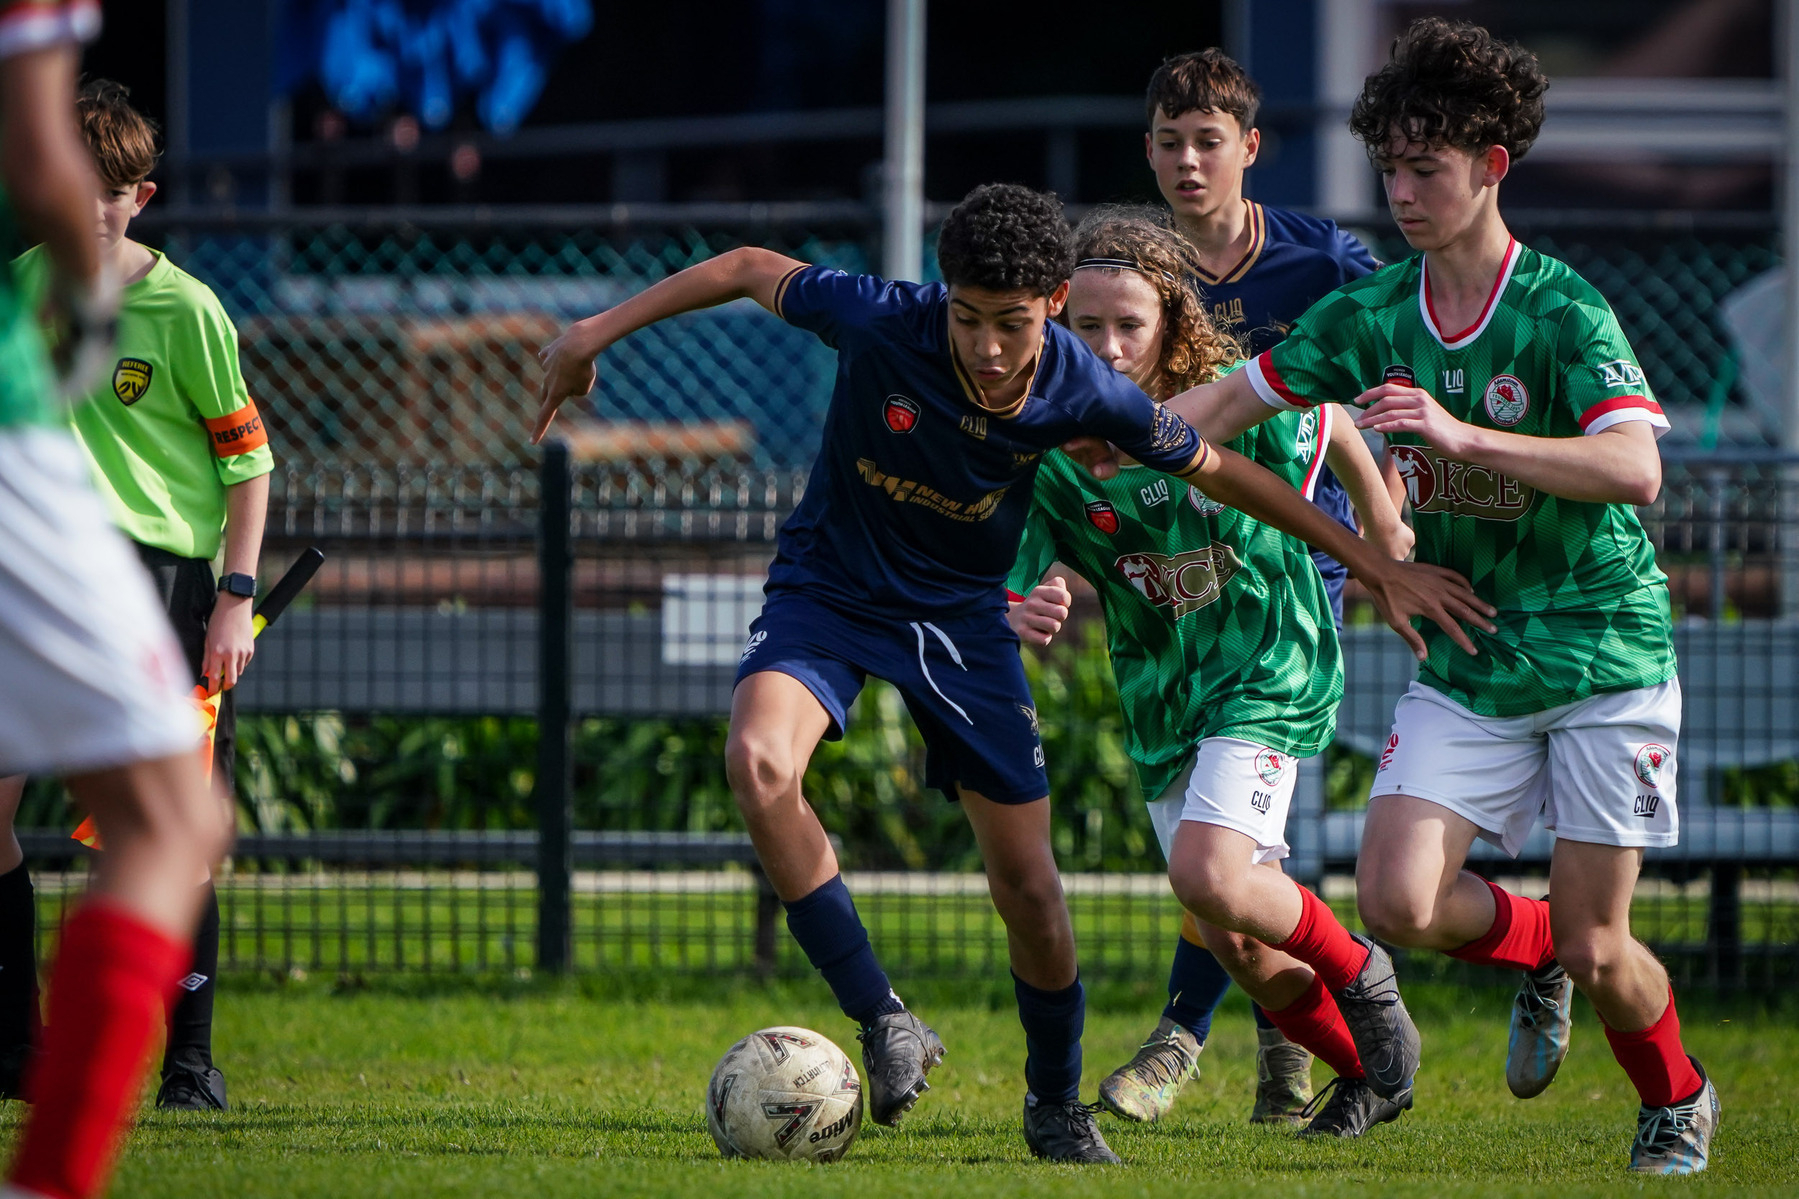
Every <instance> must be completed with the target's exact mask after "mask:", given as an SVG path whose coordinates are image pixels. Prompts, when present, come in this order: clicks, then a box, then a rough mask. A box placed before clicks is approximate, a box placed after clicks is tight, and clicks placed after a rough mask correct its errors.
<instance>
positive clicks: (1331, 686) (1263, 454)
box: [1007, 408, 1343, 799]
mask: <svg viewBox="0 0 1799 1199" xmlns="http://www.w3.org/2000/svg"><path fill="white" fill-rule="evenodd" d="M1329 414H1330V409H1328V408H1325V409H1319V410H1317V411H1315V412H1305V413H1291V414H1286V415H1282V416H1277V417H1275V418H1273V419H1272V420H1268V421H1264V422H1263V423H1262V424H1261V425H1258V426H1257V427H1256V428H1254V429H1251V430H1250V431H1249V432H1247V433H1245V434H1243V435H1242V436H1241V437H1239V438H1237V440H1236V441H1235V442H1233V443H1232V446H1231V448H1232V449H1235V450H1236V451H1237V452H1238V453H1241V454H1244V455H1245V456H1247V457H1251V458H1254V459H1255V460H1256V461H1257V462H1260V463H1261V464H1262V465H1264V466H1266V467H1267V468H1268V469H1269V470H1271V471H1273V472H1274V473H1275V474H1277V475H1280V476H1281V477H1282V478H1283V479H1285V480H1286V481H1287V482H1289V483H1291V484H1292V485H1293V486H1294V487H1295V488H1297V489H1299V490H1300V491H1302V492H1304V493H1305V494H1306V495H1307V496H1310V494H1311V488H1312V485H1313V483H1315V482H1316V480H1317V477H1318V471H1319V468H1320V466H1321V465H1322V463H1323V458H1324V448H1325V446H1326V445H1327V444H1328V441H1329V435H1328V432H1329V430H1328V423H1327V422H1328V421H1329V419H1330V415H1329ZM1057 560H1060V561H1061V562H1063V563H1065V564H1067V565H1068V566H1069V567H1070V568H1072V569H1073V570H1074V571H1075V572H1076V573H1078V574H1079V575H1080V576H1081V577H1082V578H1084V579H1086V580H1087V581H1088V582H1089V583H1091V584H1093V586H1094V588H1095V589H1096V590H1097V591H1098V592H1099V599H1100V603H1101V605H1103V607H1104V610H1105V617H1106V638H1107V648H1108V649H1109V650H1110V653H1111V658H1112V672H1113V674H1114V675H1115V676H1116V677H1117V680H1118V695H1119V701H1120V703H1121V705H1122V706H1123V709H1124V718H1125V730H1126V735H1127V744H1128V749H1129V752H1130V755H1131V760H1132V761H1133V762H1134V763H1135V765H1136V767H1137V778H1138V781H1139V783H1140V784H1141V785H1142V787H1143V793H1144V796H1145V797H1146V798H1149V799H1153V798H1155V797H1156V796H1158V795H1160V794H1161V793H1162V792H1163V791H1164V790H1166V789H1167V787H1168V785H1169V783H1171V782H1172V781H1173V780H1174V778H1175V776H1176V775H1177V774H1178V773H1179V772H1180V771H1182V770H1184V769H1186V768H1188V767H1190V766H1191V765H1192V764H1193V747H1194V746H1195V745H1196V744H1198V743H1199V742H1200V741H1202V740H1204V739H1205V738H1207V737H1237V738H1241V739H1243V740H1246V741H1253V742H1255V743H1256V744H1258V745H1264V746H1268V747H1269V748H1271V749H1277V750H1285V751H1287V752H1288V753H1292V754H1295V755H1300V756H1305V755H1309V754H1314V753H1317V752H1318V751H1319V750H1321V749H1323V748H1324V747H1325V746H1326V745H1328V744H1329V743H1330V740H1331V737H1332V736H1333V735H1334V734H1335V732H1336V720H1337V703H1338V701H1339V700H1340V699H1341V698H1342V696H1343V663H1342V657H1341V654H1340V652H1339V650H1338V646H1337V629H1336V624H1335V622H1334V621H1333V619H1332V617H1331V608H1330V601H1329V599H1328V598H1326V596H1325V592H1324V582H1323V580H1322V579H1320V578H1319V576H1318V570H1317V568H1316V567H1315V566H1313V565H1312V559H1311V556H1310V555H1309V554H1308V553H1307V552H1306V549H1305V547H1304V546H1303V545H1301V544H1300V543H1299V542H1298V541H1296V540H1294V539H1293V538H1291V537H1289V536H1287V535H1286V534H1285V533H1282V532H1280V531H1279V530H1278V529H1275V528H1274V527H1272V526H1270V525H1265V524H1263V523H1261V522H1260V521H1257V520H1254V519H1252V518H1251V517H1248V516H1245V515H1244V514H1243V513H1241V512H1238V511H1237V510H1235V509H1234V508H1226V507H1225V506H1224V505H1222V504H1219V503H1216V502H1214V501H1212V500H1210V499H1208V498H1207V497H1206V496H1205V494H1204V493H1202V492H1201V491H1199V490H1198V489H1197V488H1194V487H1191V486H1189V485H1187V484H1185V483H1182V482H1180V481H1179V480H1177V479H1172V478H1169V477H1168V476H1167V475H1164V474H1160V473H1158V472H1156V471H1153V470H1151V469H1149V468H1148V467H1145V466H1127V467H1125V468H1123V469H1122V470H1120V471H1119V472H1118V474H1117V475H1116V476H1115V477H1114V478H1111V479H1108V480H1105V481H1103V482H1102V481H1100V480H1097V479H1095V478H1093V477H1092V476H1091V475H1089V474H1088V473H1087V472H1086V471H1085V470H1083V469H1082V468H1080V467H1078V466H1076V465H1075V464H1074V463H1072V462H1071V461H1069V459H1068V458H1066V457H1065V456H1063V454H1062V453H1061V452H1060V451H1052V452H1051V453H1049V454H1046V455H1045V456H1044V459H1043V465H1042V467H1041V468H1040V469H1039V470H1038V472H1037V482H1036V489H1035V491H1034V492H1033V494H1032V499H1031V511H1030V516H1029V519H1028V520H1027V522H1026V525H1025V534H1024V540H1023V542H1022V543H1021V544H1020V546H1019V550H1018V560H1017V562H1016V563H1015V564H1014V566H1013V568H1012V573H1011V575H1010V576H1009V577H1008V579H1007V586H1008V588H1009V589H1010V590H1011V591H1013V592H1015V593H1017V594H1020V595H1022V594H1025V593H1027V592H1029V591H1030V590H1031V588H1032V587H1035V586H1036V585H1037V583H1038V582H1039V580H1040V579H1041V578H1042V577H1043V572H1044V571H1045V570H1046V569H1047V568H1048V567H1049V565H1050V563H1051V562H1052V561H1057Z"/></svg>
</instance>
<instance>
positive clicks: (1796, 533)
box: [1780, 0, 1799, 618]
mask: <svg viewBox="0 0 1799 1199" xmlns="http://www.w3.org/2000/svg"><path fill="white" fill-rule="evenodd" d="M1780 17H1781V22H1782V26H1783V28H1782V29H1781V31H1780V34H1781V49H1782V54H1781V61H1782V63H1783V66H1784V70H1783V71H1782V76H1783V78H1784V79H1785V81H1786V93H1785V99H1786V130H1785V133H1786V136H1785V161H1784V162H1783V163H1782V164H1781V165H1782V172H1781V174H1782V180H1783V183H1784V188H1785V190H1784V194H1783V195H1782V196H1781V208H1782V212H1781V228H1780V237H1781V258H1782V259H1783V260H1784V262H1785V264H1786V313H1785V319H1784V324H1785V332H1786V344H1785V347H1784V348H1785V350H1786V377H1785V382H1786V394H1785V395H1784V396H1783V397H1782V399H1783V400H1784V401H1785V404H1784V412H1785V420H1784V421H1783V422H1782V429H1781V439H1780V444H1781V446H1782V448H1784V449H1786V450H1789V451H1799V0H1786V2H1785V3H1784V4H1782V5H1781V6H1780ZM1780 495H1781V505H1780V506H1781V514H1780V515H1781V527H1780V545H1781V555H1780V576H1781V577H1780V613H1781V615H1782V616H1785V617H1788V618H1794V617H1799V470H1795V469H1794V468H1793V467H1791V466H1787V467H1783V468H1782V469H1781V488H1780Z"/></svg>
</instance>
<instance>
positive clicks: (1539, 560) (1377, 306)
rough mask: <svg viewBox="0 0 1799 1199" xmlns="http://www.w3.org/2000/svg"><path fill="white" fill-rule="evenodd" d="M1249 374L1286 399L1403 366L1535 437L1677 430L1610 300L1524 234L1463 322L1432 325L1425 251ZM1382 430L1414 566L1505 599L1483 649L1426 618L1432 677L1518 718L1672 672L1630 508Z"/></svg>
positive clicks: (1280, 401)
mask: <svg viewBox="0 0 1799 1199" xmlns="http://www.w3.org/2000/svg"><path fill="white" fill-rule="evenodd" d="M1247 373H1248V375H1249V378H1250V381H1251V382H1252V383H1253V384H1254V385H1255V388H1256V391H1257V392H1258V394H1260V395H1261V397H1262V399H1263V400H1264V401H1266V402H1267V403H1269V404H1271V405H1273V406H1275V407H1277V408H1294V407H1299V408H1303V407H1306V406H1308V405H1310V404H1313V403H1320V402H1324V401H1327V400H1334V401H1338V402H1343V401H1349V400H1353V399H1355V397H1356V396H1358V395H1360V394H1361V393H1362V392H1364V391H1366V390H1368V389H1369V388H1372V387H1375V386H1377V385H1378V384H1380V383H1381V382H1382V381H1383V380H1384V379H1385V378H1387V377H1389V376H1393V377H1398V378H1401V379H1404V380H1406V381H1408V382H1410V381H1415V382H1416V385H1417V386H1418V387H1421V388H1423V389H1424V390H1425V391H1428V392H1429V393H1430V394H1431V395H1432V396H1434V397H1435V398H1436V400H1437V402H1438V403H1440V404H1442V405H1443V407H1444V408H1445V409H1446V410H1447V411H1448V412H1449V414H1450V415H1451V416H1453V417H1455V418H1456V419H1457V420H1461V421H1464V422H1466V423H1468V424H1472V425H1476V426H1479V427H1482V428H1488V429H1503V430H1506V431H1509V432H1513V433H1521V434H1524V435H1527V436H1531V437H1579V436H1582V435H1583V434H1593V433H1599V432H1602V431H1604V430H1605V429H1609V428H1611V427H1612V426H1613V425H1616V424H1619V423H1621V422H1624V421H1631V420H1641V421H1647V422H1648V423H1650V424H1651V425H1653V426H1654V427H1655V428H1656V429H1658V430H1661V429H1665V428H1667V426H1668V422H1667V418H1666V417H1664V416H1663V415H1662V410H1661V408H1660V406H1659V405H1657V404H1656V402H1655V397H1654V396H1653V395H1651V394H1650V390H1649V386H1648V384H1647V382H1645V380H1644V378H1643V372H1642V369H1641V368H1640V367H1639V366H1638V365H1637V361H1636V356H1635V355H1634V354H1633V353H1632V352H1631V348H1630V344H1629V343H1628V342H1627V341H1625V339H1624V334H1623V332H1622V331H1621V330H1620V329H1619V328H1618V321H1617V318H1616V317H1614V316H1613V315H1612V310H1611V307H1610V306H1609V305H1608V304H1606V302H1605V299H1604V297H1602V296H1601V295H1600V294H1599V293H1598V292H1597V291H1595V290H1594V289H1593V287H1592V285H1590V284H1589V283H1587V282H1586V280H1584V279H1582V278H1581V277H1580V276H1579V275H1577V274H1575V273H1574V271H1573V270H1571V269H1570V268H1569V267H1568V266H1567V265H1566V264H1565V263H1562V262H1558V261H1556V260H1555V259H1553V258H1548V257H1545V256H1544V255H1542V254H1538V253H1537V252H1535V251H1534V250H1530V249H1526V248H1525V247H1523V246H1521V245H1519V244H1518V243H1517V242H1515V241H1514V242H1512V243H1511V247H1510V249H1509V250H1508V251H1507V253H1506V258H1505V263H1504V265H1503V266H1502V268H1501V270H1500V273H1499V278H1498V280H1497V281H1496V282H1495V284H1494V288H1493V294H1492V295H1491V296H1490V297H1488V300H1487V304H1486V308H1485V309H1484V310H1483V312H1482V313H1481V316H1480V319H1479V320H1478V321H1477V322H1476V323H1475V324H1474V325H1473V326H1471V327H1470V328H1468V329H1465V330H1463V331H1461V332H1460V333H1454V334H1446V333H1444V332H1443V331H1442V329H1440V328H1439V327H1438V325H1437V322H1436V319H1435V316H1434V313H1433V310H1432V306H1431V302H1430V292H1429V288H1428V286H1427V279H1426V271H1425V265H1424V259H1423V256H1421V255H1420V256H1415V257H1412V258H1409V259H1407V260H1406V261H1404V262H1399V263H1395V264H1393V265H1391V266H1388V267H1386V268H1384V269H1382V270H1380V271H1377V272H1375V273H1374V274H1372V275H1369V276H1367V277H1366V278H1363V279H1359V280H1357V281H1356V282H1354V283H1350V284H1348V285H1346V286H1344V287H1342V288H1340V289H1338V290H1337V291H1335V292H1332V293H1331V294H1330V295H1328V296H1326V297H1324V299H1322V300H1320V301H1318V303H1316V304H1314V305H1313V306H1312V308H1311V309H1310V310H1309V311H1307V312H1306V314H1305V315H1304V316H1303V317H1301V318H1300V320H1299V322H1298V323H1297V324H1296V325H1295V326H1294V328H1293V331H1292V333H1291V334H1289V335H1288V337H1287V339H1286V340H1285V341H1283V342H1282V343H1281V344H1280V345H1278V346H1275V347H1274V348H1273V349H1272V350H1270V351H1268V352H1267V353H1266V354H1263V355H1261V356H1260V357H1259V358H1257V359H1255V360H1254V361H1253V362H1251V364H1250V365H1249V367H1248V368H1247ZM1388 440H1389V443H1390V449H1391V452H1392V455H1393V460H1394V463H1395V464H1396V465H1397V466H1398V468H1399V473H1400V474H1401V476H1403V477H1404V479H1405V484H1406V490H1407V493H1408V494H1409V496H1410V498H1411V501H1412V511H1413V514H1414V521H1415V525H1416V531H1417V534H1418V545H1417V558H1418V560H1419V561H1420V562H1432V563H1435V564H1437V565H1439V566H1446V567H1448V568H1449V569H1451V570H1454V571H1457V572H1459V573H1460V574H1462V575H1463V576H1465V577H1466V578H1467V579H1468V581H1469V582H1470V583H1472V584H1473V586H1474V590H1475V592H1476V593H1477V594H1479V595H1480V596H1481V597H1482V598H1483V599H1485V600H1487V601H1488V602H1489V603H1491V604H1493V605H1494V606H1495V607H1496V608H1498V609H1499V615H1498V616H1497V617H1495V618H1494V623H1495V624H1497V625H1498V626H1499V628H1498V631H1497V632H1496V633H1492V634H1487V633H1482V632H1481V631H1480V630H1478V629H1473V628H1470V629H1469V630H1468V632H1469V635H1470V636H1471V637H1472V638H1473V639H1474V643H1475V645H1476V646H1477V647H1478V648H1479V650H1480V653H1479V655H1478V656H1476V657H1469V656H1468V655H1467V654H1465V653H1464V652H1463V651H1462V650H1460V649H1458V648H1457V647H1456V645H1455V643H1454V642H1452V641H1451V640H1450V639H1449V637H1448V635H1447V634H1445V633H1444V632H1443V631H1442V630H1440V629H1439V628H1438V627H1437V626H1436V625H1434V624H1432V623H1430V622H1429V621H1426V622H1424V623H1423V626H1422V631H1423V634H1424V640H1425V643H1426V645H1427V646H1428V647H1429V650H1430V657H1429V660H1428V661H1427V662H1426V663H1425V664H1424V666H1423V667H1422V669H1421V670H1420V672H1419V679H1420V681H1421V682H1423V683H1425V684H1427V685H1429V686H1432V687H1435V688H1437V689H1438V690H1439V691H1442V692H1443V693H1444V694H1446V695H1448V696H1449V697H1450V698H1452V699H1454V700H1455V701H1456V702H1457V703H1459V704H1461V705H1463V706H1464V707H1466V708H1468V709H1470V710H1472V711H1474V712H1478V713H1481V714H1483V715H1488V716H1521V715H1524V714H1526V713H1530V712H1540V711H1543V710H1545V709H1548V708H1553V707H1557V706H1559V705H1561V704H1567V703H1573V702H1575V701H1576V700H1581V699H1585V698H1587V697H1588V696H1591V695H1597V694H1601V693H1604V692H1611V691H1626V690H1630V689H1633V688H1637V687H1647V686H1653V685H1654V684H1656V683H1660V682H1663V681H1665V680H1667V679H1669V678H1671V677H1673V675H1674V669H1675V662H1674V645H1673V640H1672V631H1673V630H1672V620H1671V618H1670V614H1669V607H1668V580H1667V577H1666V576H1665V575H1663V574H1662V572H1661V570H1660V569H1659V568H1658V567H1657V566H1656V564H1655V553H1654V550H1653V549H1652V547H1651V546H1650V544H1649V538H1648V536H1647V535H1646V534H1645V533H1644V532H1643V526H1642V524H1641V523H1640V522H1639V521H1638V520H1637V515H1636V512H1635V511H1634V510H1633V509H1632V508H1631V507H1630V506H1629V505H1627V504H1601V503H1585V502H1581V501H1578V500H1568V499H1562V498H1560V497H1558V496H1553V495H1549V494H1546V493H1544V492H1540V491H1537V490H1536V489H1534V488H1532V487H1530V486H1529V485H1527V484H1525V483H1521V482H1519V481H1518V480H1516V479H1512V478H1508V477H1507V476H1505V475H1502V474H1500V473H1498V472H1496V471H1493V470H1490V469H1488V468H1486V467H1482V466H1475V465H1472V464H1470V463H1466V462H1459V461H1456V460H1453V459H1450V458H1446V457H1444V456H1443V455H1442V454H1439V453H1438V452H1437V451H1436V450H1434V449H1432V448H1431V447H1429V446H1428V445H1426V444H1424V440H1423V439H1422V438H1420V437H1417V436H1413V435H1396V436H1393V437H1390V438H1389V439H1388Z"/></svg>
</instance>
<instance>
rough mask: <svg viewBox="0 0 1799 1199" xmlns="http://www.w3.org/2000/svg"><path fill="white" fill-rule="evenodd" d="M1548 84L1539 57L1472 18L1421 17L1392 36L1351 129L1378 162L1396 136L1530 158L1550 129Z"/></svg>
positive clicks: (1358, 104)
mask: <svg viewBox="0 0 1799 1199" xmlns="http://www.w3.org/2000/svg"><path fill="white" fill-rule="evenodd" d="M1548 89H1549V80H1548V79H1546V78H1544V77H1543V68H1542V67H1541V66H1540V65H1539V64H1538V63H1537V56H1536V55H1534V54H1532V53H1531V52H1530V51H1528V50H1526V49H1524V48H1523V47H1522V46H1519V45H1516V44H1514V43H1512V42H1503V41H1500V40H1499V39H1498V38H1496V37H1494V36H1493V35H1492V34H1490V33H1488V32H1487V31H1486V30H1485V29H1482V28H1481V27H1480V26H1479V25H1471V24H1469V23H1468V22H1466V21H1445V20H1444V19H1443V18H1441V17H1421V18H1420V19H1418V20H1416V21H1413V22H1412V24H1411V26H1410V28H1408V29H1407V30H1406V31H1405V32H1404V33H1402V34H1400V35H1399V36H1398V37H1397V38H1395V39H1393V57H1392V58H1390V59H1388V61H1387V65H1386V66H1384V67H1382V68H1381V69H1380V70H1378V71H1376V72H1375V73H1374V74H1372V75H1370V76H1368V79H1367V81H1366V82H1365V83H1363V84H1362V94H1361V95H1360V96H1359V97H1357V98H1356V102H1355V108H1354V110H1353V111H1352V112H1351V113H1350V116H1349V130H1350V132H1351V133H1353V134H1355V135H1356V138H1357V139H1358V140H1360V141H1361V143H1362V144H1363V145H1364V146H1366V147H1367V148H1368V156H1369V157H1370V158H1379V157H1380V156H1381V153H1382V150H1383V149H1384V147H1385V146H1386V145H1387V143H1388V141H1389V140H1391V139H1392V137H1393V136H1394V134H1396V133H1397V134H1398V135H1399V136H1401V137H1403V138H1405V139H1406V141H1408V142H1415V143H1420V144H1423V145H1428V146H1453V147H1455V148H1456V149H1458V150H1465V151H1468V152H1470V153H1478V152H1480V151H1483V150H1485V149H1486V148H1487V147H1488V146H1504V147H1505V151H1506V153H1507V154H1509V155H1511V157H1512V161H1513V162H1516V161H1517V160H1518V159H1520V158H1523V157H1524V155H1525V154H1526V153H1527V152H1528V151H1529V150H1530V147H1531V143H1532V142H1534V141H1536V140H1537V134H1538V132H1540V131H1541V130H1542V128H1543V93H1544V92H1545V91H1547V90H1548Z"/></svg>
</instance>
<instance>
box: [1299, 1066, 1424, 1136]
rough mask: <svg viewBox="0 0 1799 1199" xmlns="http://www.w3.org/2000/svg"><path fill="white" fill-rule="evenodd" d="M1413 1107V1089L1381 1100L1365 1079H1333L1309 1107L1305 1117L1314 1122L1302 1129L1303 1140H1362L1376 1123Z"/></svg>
mask: <svg viewBox="0 0 1799 1199" xmlns="http://www.w3.org/2000/svg"><path fill="white" fill-rule="evenodd" d="M1411 1106H1412V1089H1411V1088H1410V1087H1407V1088H1406V1089H1405V1090H1404V1091H1402V1092H1400V1093H1399V1094H1398V1095H1396V1096H1394V1097H1393V1098H1391V1099H1386V1098H1382V1097H1381V1096H1379V1095H1376V1094H1375V1093H1374V1089H1373V1088H1372V1087H1370V1086H1369V1085H1368V1083H1367V1081H1366V1080H1365V1079H1360V1078H1342V1077H1337V1078H1333V1079H1331V1080H1330V1081H1329V1082H1328V1083H1326V1084H1325V1085H1324V1089H1323V1090H1322V1091H1319V1092H1318V1096H1317V1098H1315V1099H1313V1100H1312V1102H1310V1103H1308V1104H1306V1107H1305V1111H1304V1112H1302V1113H1300V1114H1301V1115H1303V1116H1310V1117H1311V1118H1312V1122H1311V1123H1310V1124H1308V1125H1306V1126H1305V1127H1304V1128H1302V1129H1300V1130H1299V1135H1300V1136H1302V1137H1343V1138H1345V1139H1347V1138H1350V1137H1359V1136H1361V1135H1362V1134H1363V1133H1365V1132H1367V1131H1368V1130H1369V1129H1370V1128H1373V1127H1374V1126H1375V1125H1376V1124H1386V1123H1389V1122H1391V1121H1393V1120H1397V1119H1399V1116H1400V1113H1402V1112H1404V1111H1405V1110H1406V1109H1407V1108H1409V1107H1411Z"/></svg>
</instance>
